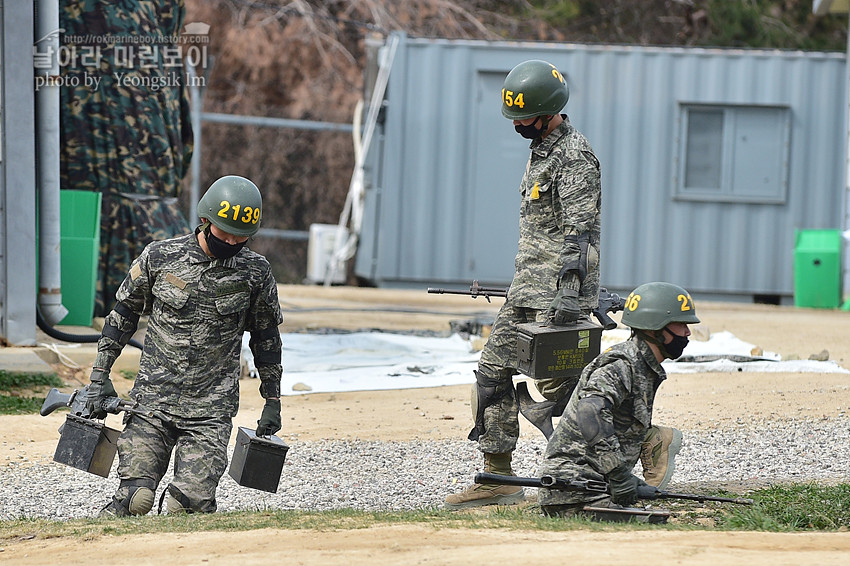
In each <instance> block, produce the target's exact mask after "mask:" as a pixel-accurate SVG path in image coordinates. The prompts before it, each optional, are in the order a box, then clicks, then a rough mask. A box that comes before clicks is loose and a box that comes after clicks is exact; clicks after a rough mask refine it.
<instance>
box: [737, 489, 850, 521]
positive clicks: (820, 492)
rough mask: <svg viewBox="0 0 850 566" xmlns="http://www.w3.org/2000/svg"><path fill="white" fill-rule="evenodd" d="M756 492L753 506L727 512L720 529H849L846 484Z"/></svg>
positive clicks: (849, 504) (848, 499) (849, 500)
mask: <svg viewBox="0 0 850 566" xmlns="http://www.w3.org/2000/svg"><path fill="white" fill-rule="evenodd" d="M756 493H757V497H756V504H755V505H753V506H752V507H750V508H745V509H736V510H734V511H733V512H731V513H729V514H728V515H727V516H726V518H725V520H724V522H723V523H722V526H724V527H726V528H731V529H744V530H754V531H799V530H803V531H810V530H815V531H823V530H835V529H841V528H844V529H847V528H850V484H846V483H844V484H839V485H836V486H823V485H818V484H815V483H805V484H794V485H783V486H774V487H771V488H767V489H763V490H759V491H758V492H756Z"/></svg>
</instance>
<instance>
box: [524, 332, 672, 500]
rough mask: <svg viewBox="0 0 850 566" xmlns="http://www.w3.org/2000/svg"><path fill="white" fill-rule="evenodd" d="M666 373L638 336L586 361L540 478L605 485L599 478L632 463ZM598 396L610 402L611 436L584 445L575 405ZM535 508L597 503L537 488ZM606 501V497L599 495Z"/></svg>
mask: <svg viewBox="0 0 850 566" xmlns="http://www.w3.org/2000/svg"><path fill="white" fill-rule="evenodd" d="M665 379H667V374H666V373H665V371H664V369H663V368H662V367H661V364H660V363H659V362H658V360H657V359H656V358H655V354H653V352H652V350H651V349H650V347H649V344H648V343H647V342H646V341H645V340H643V339H642V338H640V337H637V336H632V338H631V339H629V340H627V341H625V342H622V343H620V344H617V345H615V346H612V347H611V348H609V349H608V350H606V351H605V352H603V353H601V354H600V355H599V356H597V357H596V359H595V360H593V362H591V363H590V364H589V365H588V366H587V367H585V368H584V371H583V372H582V374H581V378H580V379H579V382H578V385H577V386H576V390H575V392H574V394H573V395H572V397H570V401H569V403H567V406H566V409H565V410H564V414H563V416H562V417H561V420H560V421H559V422H558V426H557V427H556V429H555V432H554V434H553V435H552V438H550V439H549V444H548V445H547V446H546V452H545V453H544V455H543V462H542V463H541V464H540V474H541V475H551V476H555V477H559V478H564V479H568V480H579V481H584V480H596V481H606V478H605V475H606V474H608V473H609V472H610V471H611V470H613V469H614V468H615V467H617V466H618V465H620V464H621V463H626V464H628V465H629V466H634V465H636V464H637V461H638V458H639V457H640V449H641V445H642V444H643V442H644V438H645V436H646V431H647V429H648V428H649V427H650V426H651V420H652V406H653V403H654V402H655V394H656V392H657V391H658V387H659V386H660V385H661V383H662V382H663V381H664V380H665ZM590 396H599V397H603V398H605V399H607V400H608V401H610V402H611V404H612V408H611V411H610V414H608V413H606V412H603V414H602V418H603V419H606V420H609V421H610V422H611V423H612V425H613V429H614V432H615V437H608V438H604V439H602V440H600V441H599V442H597V443H596V444H595V445H594V446H588V444H587V441H586V440H585V439H584V436H583V435H582V432H581V430H580V428H579V424H578V417H577V412H576V411H577V406H578V400H579V399H583V398H586V397H590ZM537 498H538V502H539V503H540V505H573V504H582V503H586V502H590V501H596V500H599V499H600V496H599V495H593V494H587V493H582V492H570V491H558V490H548V489H540V490H539V491H538V495H537ZM602 498H603V499H607V496H603V497H602Z"/></svg>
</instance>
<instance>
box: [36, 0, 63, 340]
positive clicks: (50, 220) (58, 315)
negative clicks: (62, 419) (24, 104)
mask: <svg viewBox="0 0 850 566" xmlns="http://www.w3.org/2000/svg"><path fill="white" fill-rule="evenodd" d="M35 13H36V23H35V27H36V35H37V40H38V41H37V49H38V51H39V53H41V54H47V55H48V56H49V66H48V64H47V61H48V59H47V58H46V57H43V58H40V59H39V65H38V66H37V68H36V78H37V79H38V80H37V81H36V84H38V85H40V86H39V88H38V90H37V91H36V93H35V110H36V112H35V115H36V161H37V181H36V182H37V185H38V213H39V216H38V227H39V228H38V230H39V232H38V237H39V250H38V257H39V264H38V265H39V268H38V273H39V275H38V277H39V281H38V308H39V310H40V311H41V314H42V316H44V318H45V320H47V321H48V322H49V323H50V324H55V323H57V322H59V321H60V320H62V319H63V318H65V315H67V314H68V309H67V308H65V307H64V306H63V305H62V269H61V267H62V266H61V263H62V261H61V260H62V258H61V254H60V243H61V232H60V220H61V215H60V210H59V202H60V199H59V60H58V51H59V0H38V2H36V12H35Z"/></svg>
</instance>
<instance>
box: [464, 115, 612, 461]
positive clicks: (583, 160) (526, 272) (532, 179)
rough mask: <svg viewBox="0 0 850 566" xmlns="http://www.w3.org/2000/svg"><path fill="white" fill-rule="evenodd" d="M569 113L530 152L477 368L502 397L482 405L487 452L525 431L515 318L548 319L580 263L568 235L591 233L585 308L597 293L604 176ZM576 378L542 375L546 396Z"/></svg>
mask: <svg viewBox="0 0 850 566" xmlns="http://www.w3.org/2000/svg"><path fill="white" fill-rule="evenodd" d="M563 117H564V121H563V123H561V124H560V125H559V126H558V127H557V128H555V129H554V130H553V131H552V132H550V133H549V134H548V135H547V136H546V137H545V138H543V139H540V138H538V139H535V140H534V141H533V142H532V143H531V156H530V157H529V160H528V164H527V165H526V170H525V174H524V175H523V178H522V182H521V183H520V193H521V194H522V204H521V207H520V237H519V250H518V253H517V256H516V262H515V264H516V271H515V273H514V278H513V282H512V283H511V287H510V291H509V292H508V297H507V299H506V300H505V303H504V305H502V308H501V309H500V310H499V313H498V315H497V316H496V322H495V324H494V325H493V331H492V333H491V334H490V337H489V339H488V340H487V344H486V345H485V347H484V350H483V351H482V353H481V359H480V361H479V363H478V371H479V373H481V374H483V375H484V376H487V377H490V378H493V379H496V380H498V381H499V382H500V385H499V386H498V387H497V393H496V396H497V398H500V399H501V400H500V401H499V402H497V403H495V404H494V405H492V406H490V407H488V408H487V409H485V411H484V426H485V433H484V434H483V435H481V436H480V437H479V438H478V443H479V448H480V449H481V451H482V452H485V453H505V452H512V451H513V450H514V448H515V447H516V441H517V438H518V436H519V420H518V412H519V407H518V405H517V402H516V399H515V396H514V395H513V376H514V375H515V374H516V373H517V369H516V367H517V356H516V344H517V331H516V325H517V324H520V323H524V322H534V321H537V322H546V320H547V312H548V309H549V306H550V304H551V303H552V300H553V299H554V298H555V294H556V293H557V285H558V274H559V272H560V271H561V269H562V268H563V267H564V266H565V265H569V264H571V263H575V264H578V263H579V257H580V254H581V250H580V247H579V245H578V244H576V243H575V242H574V241H573V240H574V238H573V239H570V238H567V237H568V236H573V237H575V236H579V237H582V236H583V237H586V238H587V239H588V246H587V275H586V277H585V279H584V281H583V282H582V284H581V288H580V290H579V304H580V306H581V310H582V313H583V314H584V315H585V316H587V315H589V314H590V312H591V311H592V310H593V309H594V308H596V306H597V303H598V300H599V236H600V228H601V218H600V217H601V215H600V208H601V198H602V197H601V193H602V189H601V181H600V171H599V161H598V160H597V159H596V156H595V155H594V154H593V150H592V148H591V147H590V144H589V143H588V141H587V139H586V138H585V137H584V136H583V135H582V134H581V133H580V132H578V130H576V129H575V128H574V127H573V126H572V125H571V124H570V122H569V119H568V118H567V116H566V115H563ZM573 385H574V382H573V381H572V380H571V381H570V382H565V381H564V380H540V382H538V383H537V386H538V389H539V390H540V391H541V393H543V394H544V395H545V396H546V397H547V398H550V399H553V400H555V399H560V398H562V397H564V396H566V395H569V392H570V391H571V390H572V387H573Z"/></svg>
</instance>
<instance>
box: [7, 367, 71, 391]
mask: <svg viewBox="0 0 850 566" xmlns="http://www.w3.org/2000/svg"><path fill="white" fill-rule="evenodd" d="M34 387H62V380H60V379H59V378H58V377H57V376H56V374H55V373H20V372H11V371H6V370H2V369H0V391H14V390H15V389H32V388H34Z"/></svg>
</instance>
